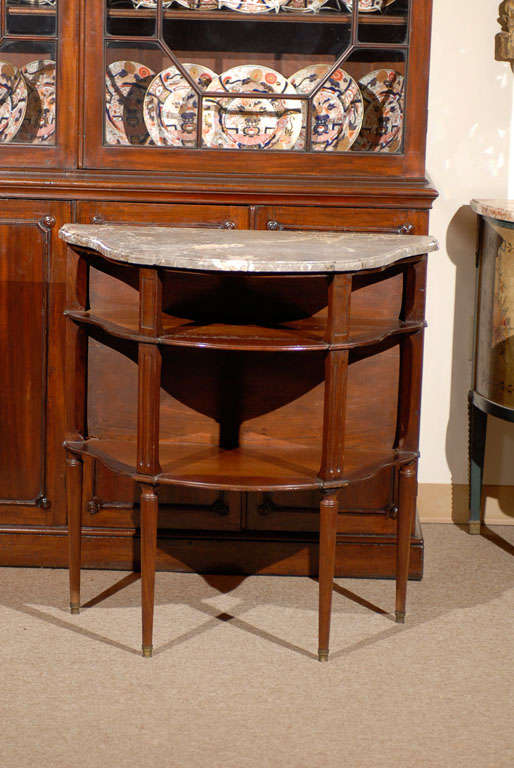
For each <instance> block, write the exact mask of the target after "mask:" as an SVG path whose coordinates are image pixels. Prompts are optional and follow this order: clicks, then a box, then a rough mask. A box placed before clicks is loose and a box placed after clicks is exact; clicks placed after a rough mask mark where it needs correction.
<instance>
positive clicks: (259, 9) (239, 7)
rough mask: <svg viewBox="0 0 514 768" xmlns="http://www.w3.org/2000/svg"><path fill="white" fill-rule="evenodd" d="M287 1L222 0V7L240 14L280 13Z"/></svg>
mask: <svg viewBox="0 0 514 768" xmlns="http://www.w3.org/2000/svg"><path fill="white" fill-rule="evenodd" d="M285 2H286V0H221V2H220V6H225V8H230V10H231V11H238V12H239V13H271V11H275V13H278V12H279V10H280V6H281V5H284V3H285Z"/></svg>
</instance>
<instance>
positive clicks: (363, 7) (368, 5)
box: [343, 0, 396, 13]
mask: <svg viewBox="0 0 514 768" xmlns="http://www.w3.org/2000/svg"><path fill="white" fill-rule="evenodd" d="M395 2H396V0H359V13H374V12H375V11H381V10H382V8H387V6H388V5H392V4H393V3H395ZM343 3H344V4H345V5H346V7H347V8H348V10H349V11H351V10H352V9H353V1H352V0H343Z"/></svg>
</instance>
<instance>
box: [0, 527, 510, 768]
mask: <svg viewBox="0 0 514 768" xmlns="http://www.w3.org/2000/svg"><path fill="white" fill-rule="evenodd" d="M424 534H425V546H426V564H425V578H424V580H423V581H422V582H410V584H409V591H408V616H407V623H406V624H405V625H404V626H401V625H397V624H395V623H394V622H393V619H392V616H391V611H392V610H393V608H394V583H393V582H389V581H360V580H359V581H357V580H352V581H350V580H339V581H338V585H337V587H336V594H335V595H334V607H333V620H332V642H331V649H332V652H331V659H330V661H329V663H328V664H320V663H319V662H318V661H317V660H316V655H315V652H316V633H317V584H316V582H315V581H314V580H311V579H302V578H279V577H259V576H256V577H250V578H246V579H244V580H241V579H235V578H231V577H201V576H197V575H188V574H176V573H159V574H158V575H157V594H156V626H155V639H154V643H155V645H154V647H155V649H156V650H155V653H154V657H153V659H151V660H147V659H143V658H141V657H140V656H139V643H140V623H139V622H140V619H139V588H140V585H139V582H138V581H136V580H135V579H134V578H133V577H131V576H129V575H127V574H121V573H119V572H106V571H101V572H100V571H85V572H84V573H83V600H84V601H88V600H89V601H91V602H92V603H93V604H92V605H91V606H90V607H89V608H88V609H87V610H86V609H84V610H83V612H82V613H81V615H80V616H73V617H72V616H70V615H69V614H68V613H67V610H66V606H67V573H66V571H62V570H38V569H8V568H3V569H0V633H1V637H0V642H1V649H2V666H1V671H0V715H1V720H0V767H1V768H29V766H30V767H31V768H32V766H38V768H110V767H111V766H112V767H113V768H114V767H116V768H118V766H119V767H120V768H133V767H134V768H136V766H137V768H145V767H146V766H149V767H150V768H186V767H187V768H336V766H337V768H343V767H344V768H361V766H362V768H389V767H391V768H392V766H394V767H395V768H414V767H416V768H432V766H434V768H435V767H436V766H437V768H461V767H462V768H464V767H465V768H503V766H505V767H507V766H508V767H509V768H512V766H513V765H514V717H513V714H514V695H513V688H514V687H513V684H512V682H513V681H512V670H513V669H514V653H513V647H514V622H513V616H514V611H513V595H514V589H513V586H514V560H513V559H512V543H514V527H503V528H495V529H494V530H491V531H489V532H488V533H486V536H469V535H468V534H467V532H466V531H464V530H463V529H459V528H457V527H454V526H451V525H425V526H424ZM509 543H510V545H509ZM120 581H121V582H122V584H123V585H124V588H123V589H120V590H118V591H115V592H114V594H111V596H109V597H107V598H106V599H102V600H94V599H93V598H95V596H98V595H99V594H100V593H102V592H103V591H104V590H108V589H109V588H110V587H111V586H113V585H115V584H117V583H119V582H120ZM112 591H114V590H112Z"/></svg>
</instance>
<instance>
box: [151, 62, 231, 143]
mask: <svg viewBox="0 0 514 768" xmlns="http://www.w3.org/2000/svg"><path fill="white" fill-rule="evenodd" d="M183 67H184V69H185V70H186V71H187V72H188V73H189V75H190V76H191V77H192V79H193V80H194V81H195V83H198V85H199V86H200V87H201V89H202V90H206V89H207V88H208V86H209V85H210V84H211V83H212V82H213V81H214V80H216V79H217V77H218V76H217V74H216V73H215V72H213V71H212V70H211V69H208V67H204V66H202V65H201V64H183ZM143 115H144V120H145V124H146V127H147V129H148V133H149V134H150V136H151V138H152V140H153V142H154V144H157V145H161V146H162V145H167V146H172V147H192V148H194V147H196V129H197V120H198V95H197V93H196V92H195V91H194V89H193V88H192V87H191V85H190V84H189V83H188V81H187V80H186V78H185V77H184V75H183V74H182V73H181V72H180V71H179V70H178V69H177V68H176V67H168V69H164V70H163V71H162V72H159V74H158V75H157V77H155V78H154V79H153V80H152V82H151V83H150V85H149V86H148V90H147V92H146V96H145V99H144V105H143Z"/></svg>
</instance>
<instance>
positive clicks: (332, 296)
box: [319, 274, 352, 481]
mask: <svg viewBox="0 0 514 768" xmlns="http://www.w3.org/2000/svg"><path fill="white" fill-rule="evenodd" d="M351 291H352V278H351V276H348V275H346V274H336V275H334V276H333V277H332V279H331V280H330V283H329V289H328V320H327V331H326V335H325V341H326V342H327V344H328V345H329V349H328V351H327V353H326V357H325V398H324V407H323V438H322V454H321V467H320V471H319V477H320V478H321V480H327V481H328V480H337V479H338V478H340V477H341V476H342V474H343V455H344V433H345V416H346V388H347V382H348V350H346V349H333V348H332V345H334V344H337V343H338V342H343V341H345V340H346V339H347V338H348V337H349V335H350V299H351Z"/></svg>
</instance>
